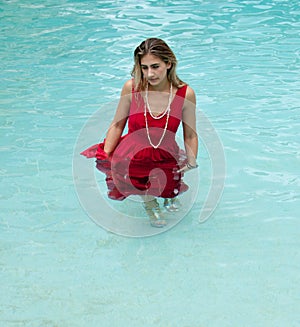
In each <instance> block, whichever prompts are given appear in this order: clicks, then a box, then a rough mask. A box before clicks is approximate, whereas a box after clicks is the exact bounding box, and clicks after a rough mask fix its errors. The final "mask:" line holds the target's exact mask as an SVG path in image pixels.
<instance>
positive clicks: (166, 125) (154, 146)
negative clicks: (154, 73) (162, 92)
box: [144, 83, 173, 149]
mask: <svg viewBox="0 0 300 327" xmlns="http://www.w3.org/2000/svg"><path fill="white" fill-rule="evenodd" d="M172 95H173V94H172V83H170V95H169V101H168V105H167V108H166V110H164V111H163V112H162V113H161V114H160V115H158V116H154V115H153V114H152V112H151V108H150V105H149V101H148V83H147V86H146V92H145V106H144V116H145V123H146V132H147V137H148V140H149V143H150V145H151V146H152V147H153V148H154V149H157V148H158V147H159V146H160V145H161V142H162V140H163V139H164V137H165V134H166V131H167V127H168V122H169V117H170V111H171V101H172ZM147 109H148V111H149V114H150V116H151V117H152V118H153V119H161V118H163V117H164V116H165V115H167V118H166V123H165V127H164V131H163V133H162V136H161V138H160V139H159V142H158V143H157V144H153V142H152V140H151V137H150V133H149V127H148V119H147Z"/></svg>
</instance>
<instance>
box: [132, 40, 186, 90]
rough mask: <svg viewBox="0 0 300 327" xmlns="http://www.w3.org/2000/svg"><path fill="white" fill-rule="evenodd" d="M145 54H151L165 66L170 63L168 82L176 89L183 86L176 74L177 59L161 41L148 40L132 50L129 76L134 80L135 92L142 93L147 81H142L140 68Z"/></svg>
mask: <svg viewBox="0 0 300 327" xmlns="http://www.w3.org/2000/svg"><path fill="white" fill-rule="evenodd" d="M146 54H152V55H154V56H156V57H158V58H160V59H161V60H162V61H163V62H165V63H166V64H168V63H170V64H171V68H169V69H168V72H167V78H168V80H169V81H170V82H171V83H172V84H173V85H174V86H175V87H177V88H180V87H182V86H183V85H185V83H184V82H183V81H182V80H181V79H179V77H178V76H177V74H176V66H177V59H176V57H175V54H174V53H173V51H172V50H171V48H170V47H169V46H168V45H167V44H166V42H165V41H163V40H161V39H158V38H149V39H146V40H145V41H143V42H142V43H141V44H140V45H139V46H138V47H137V48H136V49H135V50H134V66H133V69H132V72H131V76H132V77H133V78H134V88H135V90H136V91H143V90H145V87H146V83H147V81H146V80H145V79H144V76H143V73H142V68H141V58H142V57H143V56H144V55H146Z"/></svg>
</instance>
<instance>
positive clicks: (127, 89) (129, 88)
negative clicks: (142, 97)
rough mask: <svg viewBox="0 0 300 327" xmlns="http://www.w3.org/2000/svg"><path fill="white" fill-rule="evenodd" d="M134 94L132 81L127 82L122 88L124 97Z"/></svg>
mask: <svg viewBox="0 0 300 327" xmlns="http://www.w3.org/2000/svg"><path fill="white" fill-rule="evenodd" d="M131 92H132V79H129V80H128V81H126V82H125V83H124V85H123V88H122V95H129V94H131Z"/></svg>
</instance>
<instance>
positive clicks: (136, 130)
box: [81, 85, 188, 200]
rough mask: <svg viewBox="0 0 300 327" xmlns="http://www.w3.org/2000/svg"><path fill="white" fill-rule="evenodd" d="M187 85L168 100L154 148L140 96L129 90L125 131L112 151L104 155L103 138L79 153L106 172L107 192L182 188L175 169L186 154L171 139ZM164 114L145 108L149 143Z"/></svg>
mask: <svg viewBox="0 0 300 327" xmlns="http://www.w3.org/2000/svg"><path fill="white" fill-rule="evenodd" d="M186 89H187V86H186V85H185V86H183V87H181V88H179V89H177V92H176V96H175V97H174V99H173V101H172V103H171V110H170V115H169V120H168V124H167V129H166V132H165V135H164V138H163V139H162V142H161V144H160V146H159V147H158V148H154V147H152V146H151V145H150V142H149V139H148V135H147V129H146V121H145V115H144V108H145V107H144V100H143V98H142V96H141V94H140V93H139V92H135V91H134V90H133V91H132V101H131V106H130V112H129V117H128V133H127V134H126V135H123V136H122V137H121V138H120V141H119V143H118V145H117V147H116V148H115V150H114V152H113V153H112V154H111V155H110V156H109V157H108V156H107V154H106V153H105V152H104V144H105V140H104V142H102V143H100V144H96V145H93V146H92V147H90V148H88V149H86V150H85V151H83V152H82V153H81V154H82V155H84V156H86V157H88V158H92V157H95V158H96V159H97V160H96V167H97V169H99V170H100V171H102V172H103V173H105V174H106V184H107V187H108V196H109V197H110V198H111V199H114V200H123V199H125V198H126V197H128V196H129V195H133V194H135V195H136V194H137V195H145V194H148V195H153V196H156V197H162V198H173V197H175V196H177V195H178V194H180V193H182V192H184V191H186V190H187V189H188V186H187V185H186V184H185V183H184V182H183V181H182V177H183V174H182V173H178V172H177V171H178V169H180V167H182V166H183V165H184V164H185V163H186V155H185V152H184V151H183V150H181V149H180V148H179V146H178V144H177V142H176V140H175V136H176V135H175V134H176V132H177V129H178V127H179V125H180V122H181V119H182V107H183V103H184V98H185V93H186ZM166 119H167V114H166V115H164V116H163V117H162V118H160V119H154V118H152V117H151V115H150V114H149V112H148V111H147V122H148V133H149V136H150V139H151V141H152V143H153V144H155V145H157V144H158V142H159V141H160V139H161V137H162V135H163V133H164V129H165V126H166Z"/></svg>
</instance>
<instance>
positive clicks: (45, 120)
mask: <svg viewBox="0 0 300 327" xmlns="http://www.w3.org/2000/svg"><path fill="white" fill-rule="evenodd" d="M0 13H1V29H0V31H1V32H0V33H1V34H0V37H1V73H0V74H1V79H0V83H1V93H0V103H1V111H0V114H1V138H0V142H1V159H0V160H1V167H0V172H1V214H0V215H1V216H0V217H1V218H0V219H1V220H0V224H1V225H0V228H1V247H0V251H1V255H0V277H1V292H0V325H1V326H5V327H12V326H13V327H15V326H18V327H19V326H26V327H27V326H28V327H36V326H43V327H44V326H51V327H54V326H55V327H57V326H59V327H66V326H72V327H74V326H79V327H81V326H95V327H97V326H101V327H106V326H114V327H115V326H116V327H117V326H130V327H140V326H146V327H148V326H162V327H177V326H178V327H200V326H201V327H202V326H204V327H225V326H230V327H231V326H247V327H248V326H251V327H252V326H264V327H266V326H270V327H274V326H276V327H277V326H280V327H281V326H290V327H291V326H300V318H299V309H300V307H299V303H300V302H299V294H300V287H299V285H300V277H299V265H300V264H299V263H300V258H299V257H300V256H299V245H300V238H299V227H300V223H299V200H300V192H299V186H300V174H299V172H300V170H299V163H300V146H299V145H300V135H299V134H300V132H299V131H300V92H299V90H300V74H299V68H300V67H299V66H300V64H299V62H300V61H299V55H300V44H299V29H300V23H299V22H300V5H299V2H298V1H296V0H290V1H287V0H273V1H270V0H254V1H237V0H236V1H234V0H232V1H221V0H216V1H191V0H188V1H184V2H183V1H181V2H179V1H141V2H137V1H131V0H130V1H126V2H125V1H89V2H88V1H71V0H70V1H57V0H53V1H50V0H48V1H34V0H33V1H18V0H15V1H13V0H12V1H2V2H1V4H0ZM149 36H157V37H161V38H164V39H165V40H166V41H167V42H168V43H169V44H170V45H171V47H172V48H173V49H174V52H175V53H176V54H177V57H178V60H179V68H178V73H179V75H180V76H181V78H182V79H183V80H186V81H188V82H189V84H190V85H191V86H192V87H193V88H194V89H195V91H196V93H197V98H198V107H199V110H201V111H202V112H203V113H204V114H205V115H206V117H208V118H209V120H210V122H211V123H212V124H213V126H214V128H215V131H216V132H217V134H218V135H219V137H220V139H221V141H222V144H223V149H224V153H225V157H226V180H225V188H224V191H223V195H222V198H221V201H220V202H219V204H218V207H217V208H216V210H215V211H214V212H213V215H212V216H211V217H210V218H209V219H208V220H206V221H205V223H202V224H200V223H199V212H200V210H201V207H202V205H203V203H204V199H205V196H206V194H207V190H208V187H209V183H210V180H209V177H208V174H207V172H209V171H210V166H211V164H210V160H209V156H208V154H207V151H206V149H205V146H204V144H200V155H199V164H200V175H201V176H200V180H201V185H199V194H198V195H197V199H196V201H195V203H194V204H193V206H192V208H191V210H190V211H189V212H188V214H187V215H186V216H185V217H184V219H183V220H182V221H181V222H180V223H179V224H177V225H176V226H175V227H174V228H172V229H170V230H168V232H166V233H162V234H159V235H156V236H153V237H148V238H127V237H122V236H119V235H116V234H113V233H109V232H107V231H106V230H105V229H102V228H101V227H99V226H98V225H96V224H95V223H94V222H93V221H92V220H91V219H90V218H89V216H88V213H87V212H86V211H85V210H84V209H83V208H82V207H81V205H80V202H79V201H78V197H77V194H76V190H75V187H74V180H73V174H72V160H73V149H74V147H75V144H76V142H77V137H78V135H79V134H80V131H81V130H82V128H83V126H84V125H85V124H86V122H87V121H88V119H89V118H90V117H91V116H92V115H93V114H94V113H95V112H96V111H98V110H99V108H102V107H103V105H104V107H105V108H107V107H108V106H107V104H110V103H113V102H114V101H116V99H117V97H118V95H119V91H120V87H121V86H122V84H123V82H124V81H125V80H126V79H127V78H128V77H129V72H130V70H131V67H132V50H133V49H134V47H135V46H136V45H137V44H139V43H140V42H141V40H143V39H144V38H146V37H149ZM100 110H101V109H100ZM111 110H112V112H113V110H114V108H111ZM103 115H104V118H105V120H106V121H107V124H108V123H109V119H108V116H109V112H107V111H105V112H103ZM199 126H200V122H199ZM102 133H103V131H99V135H102ZM86 162H87V166H88V165H90V164H93V163H92V162H91V161H86Z"/></svg>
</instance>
